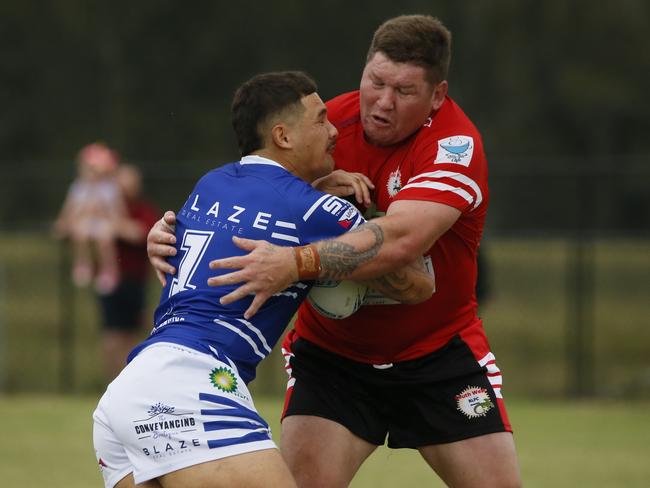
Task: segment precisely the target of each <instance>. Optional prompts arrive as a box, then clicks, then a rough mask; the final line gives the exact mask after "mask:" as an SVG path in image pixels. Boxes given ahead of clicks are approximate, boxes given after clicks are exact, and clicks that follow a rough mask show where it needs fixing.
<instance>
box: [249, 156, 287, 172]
mask: <svg viewBox="0 0 650 488" xmlns="http://www.w3.org/2000/svg"><path fill="white" fill-rule="evenodd" d="M239 164H267V165H269V166H279V167H280V168H282V169H284V166H282V165H281V164H280V163H276V162H275V161H273V160H272V159H268V158H263V157H262V156H257V155H254V154H250V155H248V156H244V157H243V158H241V161H239Z"/></svg>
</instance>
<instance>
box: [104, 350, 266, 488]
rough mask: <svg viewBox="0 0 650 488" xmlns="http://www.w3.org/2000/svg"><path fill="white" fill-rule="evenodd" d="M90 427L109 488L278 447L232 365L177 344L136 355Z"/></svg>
mask: <svg viewBox="0 0 650 488" xmlns="http://www.w3.org/2000/svg"><path fill="white" fill-rule="evenodd" d="M226 361H229V360H227V359H226ZM93 420H94V428H93V441H94V444H95V454H96V456H97V462H98V463H99V467H100V470H101V472H102V475H103V476H104V484H105V486H106V487H108V488H112V487H113V486H115V485H116V484H117V482H118V481H120V480H121V479H122V478H124V477H125V476H126V475H128V474H129V473H130V472H133V476H134V478H135V482H136V483H142V482H144V481H147V480H150V479H153V478H156V477H158V476H161V475H163V474H167V473H170V472H172V471H176V470H178V469H181V468H186V467H188V466H192V465H195V464H199V463H204V462H206V461H212V460H215V459H221V458H224V457H228V456H233V455H236V454H242V453H246V452H253V451H259V450H262V449H272V448H276V445H275V443H274V442H273V440H272V439H271V431H270V429H269V426H268V424H267V423H266V422H265V421H264V419H262V417H261V416H260V415H259V414H258V413H257V411H256V410H255V406H254V405H253V401H252V399H251V396H250V393H249V391H248V388H246V385H245V384H244V382H243V381H242V379H241V378H240V377H239V373H238V372H237V369H236V368H235V367H234V365H233V364H232V363H230V364H227V363H225V362H223V361H220V360H218V359H217V358H216V357H215V356H211V355H208V354H203V353H201V352H198V351H194V350H192V349H189V348H186V347H183V346H179V345H177V344H170V343H157V344H153V345H151V346H149V347H147V348H146V349H144V350H143V351H142V352H141V353H140V354H138V356H136V357H135V358H134V359H133V361H131V362H130V363H129V365H128V366H127V367H126V368H125V369H124V370H123V371H122V372H121V373H120V375H119V376H118V377H117V378H116V379H115V380H114V381H113V382H112V383H111V384H110V385H108V388H107V389H106V393H104V396H103V397H102V398H101V400H100V401H99V405H98V406H97V409H96V410H95V413H94V414H93Z"/></svg>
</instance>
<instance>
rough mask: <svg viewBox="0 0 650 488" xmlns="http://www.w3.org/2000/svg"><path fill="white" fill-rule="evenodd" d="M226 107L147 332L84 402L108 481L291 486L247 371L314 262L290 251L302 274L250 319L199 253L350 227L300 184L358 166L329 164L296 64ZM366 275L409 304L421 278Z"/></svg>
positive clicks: (298, 298) (247, 88)
mask: <svg viewBox="0 0 650 488" xmlns="http://www.w3.org/2000/svg"><path fill="white" fill-rule="evenodd" d="M232 120H233V127H234V130H235V133H236V136H237V140H238V143H239V147H240V150H241V153H242V159H241V160H240V161H238V162H234V163H231V164H227V165H225V166H222V167H220V168H218V169H215V170H213V171H210V172H209V173H208V174H206V175H205V176H203V177H202V178H201V179H200V180H199V182H198V183H197V184H196V186H195V188H194V189H193V190H192V192H191V194H190V195H189V197H188V199H187V201H186V202H185V204H184V205H183V206H182V208H181V209H180V210H179V212H178V214H177V215H178V218H177V223H176V251H177V252H176V256H175V257H173V258H171V259H170V263H171V264H172V265H173V266H174V267H175V268H176V269H177V273H176V274H175V275H174V276H167V277H166V280H165V281H166V284H165V287H164V289H163V292H162V295H161V299H160V304H159V306H158V308H157V309H156V312H155V316H154V328H153V331H152V333H151V335H150V336H149V338H147V339H146V340H145V341H144V342H142V343H141V344H140V345H139V346H137V347H136V348H135V349H134V350H133V351H132V352H131V354H130V355H129V362H128V365H127V366H126V368H125V369H124V370H123V371H122V373H121V374H120V375H119V376H118V377H117V378H116V380H115V381H113V382H112V383H111V384H110V385H109V386H108V388H107V390H106V393H105V394H104V396H103V397H102V399H101V400H100V402H99V405H98V407H97V409H96V411H95V413H94V415H93V418H94V433H93V437H94V445H95V450H96V455H97V461H98V463H99V465H100V468H101V471H102V474H103V476H104V483H105V485H106V486H107V487H109V488H112V487H118V488H125V487H132V486H134V485H135V484H138V486H146V487H160V486H163V487H181V486H182V487H202V488H206V487H208V488H209V487H226V486H247V487H263V486H264V487H269V486H272V487H284V486H289V487H291V486H295V482H294V480H293V478H292V475H291V473H290V472H289V469H288V468H287V466H286V464H285V463H284V461H283V460H282V457H281V456H280V454H279V451H278V450H277V448H276V446H275V444H274V443H273V441H272V439H271V433H270V430H269V427H268V424H267V423H266V422H265V421H264V419H262V417H261V416H260V415H259V414H258V413H257V411H256V409H255V406H254V404H253V401H252V399H251V395H250V393H249V391H248V388H247V384H248V383H249V382H250V381H251V380H252V379H253V378H254V377H255V368H256V366H257V364H258V363H259V362H260V361H261V360H262V359H264V358H265V357H266V356H267V355H268V354H269V353H270V352H271V349H272V348H273V346H274V345H275V343H276V342H277V341H278V339H279V338H280V336H281V335H282V333H283V331H284V328H285V326H286V324H287V323H288V322H289V320H290V319H291V317H292V316H293V315H294V313H295V312H296V310H297V308H298V306H299V304H300V303H301V302H302V301H303V299H304V298H305V297H306V295H307V293H308V291H309V289H310V286H311V284H312V281H310V277H311V278H312V279H313V278H314V277H316V276H317V275H318V271H319V266H318V263H317V262H314V261H310V257H311V255H310V254H309V253H306V254H305V255H304V256H297V260H298V263H299V267H300V269H301V272H302V273H301V276H302V277H303V279H302V280H301V281H299V282H296V283H293V284H292V285H291V286H290V287H289V288H287V289H285V290H283V291H282V292H280V293H277V294H276V295H275V296H273V297H272V298H271V299H269V300H268V301H267V302H266V303H265V305H264V306H263V307H262V308H261V310H260V311H259V312H258V313H257V314H256V315H255V317H254V318H251V319H250V320H248V319H246V318H245V317H244V312H245V311H246V310H247V309H248V308H249V306H250V305H251V302H252V298H251V297H249V298H247V299H244V300H241V301H237V302H234V303H232V304H228V305H222V304H221V303H220V300H219V299H220V298H221V297H223V296H224V295H227V294H228V293H231V292H232V291H233V290H235V289H236V285H229V286H224V287H210V286H208V284H207V280H208V277H209V276H212V275H214V272H213V271H211V270H210V269H209V267H208V263H209V262H210V261H212V260H214V259H218V258H223V257H226V256H231V255H235V254H240V255H241V254H243V253H244V251H242V250H240V249H239V248H237V247H236V246H235V245H234V244H233V242H232V237H233V236H239V237H245V238H248V239H264V240H266V241H269V242H272V243H274V244H276V245H280V246H295V245H302V246H305V245H307V246H308V245H309V244H310V243H311V242H314V241H318V240H321V239H324V238H327V237H335V236H338V235H340V234H342V233H344V232H346V231H353V232H354V229H356V228H357V227H358V226H360V225H361V224H363V223H364V219H363V217H361V215H360V214H359V213H358V211H357V209H356V208H355V207H354V206H353V205H351V204H350V203H348V202H347V201H345V200H343V199H341V198H338V197H336V196H332V195H329V194H326V193H323V192H321V191H318V190H315V189H314V188H313V187H312V186H311V185H310V183H312V182H314V181H315V180H317V179H321V178H327V179H329V180H325V183H324V187H335V186H337V185H339V184H341V183H343V185H351V186H354V184H353V183H351V182H352V181H354V180H355V178H358V177H357V176H354V175H349V174H344V173H341V172H338V173H336V174H332V175H330V173H331V171H332V169H333V160H332V156H331V153H332V151H333V149H334V145H335V142H336V137H337V130H336V129H335V128H334V126H333V125H332V124H331V123H330V122H329V120H328V119H327V109H326V107H325V105H324V103H323V102H322V100H321V99H320V97H319V96H318V94H317V93H316V85H315V83H314V82H313V80H311V79H310V78H309V77H308V76H306V75H305V74H304V73H300V72H282V73H267V74H263V75H258V76H255V77H253V78H252V79H251V80H249V81H248V82H246V83H244V84H243V85H242V86H241V87H240V88H239V89H238V90H237V92H236V93H235V97H234V100H233V105H232ZM321 181H322V180H321ZM328 181H329V183H328ZM357 188H358V187H357ZM370 225H372V224H370ZM307 249H308V248H307ZM369 283H370V284H371V286H372V287H373V288H375V289H378V290H379V291H381V292H383V293H384V294H385V295H387V296H390V297H391V298H394V299H398V300H401V301H404V302H408V303H415V302H419V301H423V300H426V299H427V298H428V297H430V296H431V293H432V291H433V280H432V279H431V277H430V275H429V274H428V273H427V272H426V269H425V268H424V266H423V265H421V263H413V265H412V266H411V267H409V268H407V269H406V270H404V271H401V272H399V273H393V274H390V275H385V276H384V277H382V278H381V279H378V280H376V281H372V282H369Z"/></svg>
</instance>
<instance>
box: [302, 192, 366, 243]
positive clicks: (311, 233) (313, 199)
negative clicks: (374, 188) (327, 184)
mask: <svg viewBox="0 0 650 488" xmlns="http://www.w3.org/2000/svg"><path fill="white" fill-rule="evenodd" d="M296 219H297V221H298V222H299V223H300V230H299V232H300V241H301V243H302V244H308V243H311V242H316V241H320V240H323V239H331V238H334V237H337V236H339V235H341V234H343V233H345V232H347V231H349V230H352V229H356V228H357V227H359V226H360V225H361V224H363V223H364V222H365V219H364V218H363V216H362V215H361V214H360V213H359V211H358V210H357V208H356V207H355V206H354V205H352V204H351V203H350V202H348V201H346V200H344V199H342V198H339V197H335V196H333V195H329V194H327V193H323V192H320V191H317V190H312V191H309V192H307V194H306V195H305V197H304V199H303V200H302V206H301V207H300V213H299V215H297V216H296Z"/></svg>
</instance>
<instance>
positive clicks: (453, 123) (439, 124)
mask: <svg viewBox="0 0 650 488" xmlns="http://www.w3.org/2000/svg"><path fill="white" fill-rule="evenodd" d="M327 107H328V117H329V119H330V121H331V122H332V123H333V124H334V125H335V126H336V128H337V129H338V131H339V138H338V141H337V145H336V151H335V153H334V159H335V161H336V167H337V168H340V169H344V170H346V171H352V172H360V173H364V174H366V175H368V176H369V177H370V179H371V180H372V181H373V183H374V184H375V190H374V195H373V201H374V202H375V203H376V206H377V211H378V212H386V210H387V209H388V207H389V205H390V204H391V203H392V202H393V201H396V200H426V201H431V202H437V203H442V204H445V205H449V206H451V207H454V208H456V209H458V210H460V211H461V212H462V213H461V216H460V217H459V219H458V220H457V221H456V223H455V224H454V225H453V226H452V228H451V229H449V230H448V231H447V232H446V233H445V234H444V235H443V236H441V237H440V238H439V239H438V240H437V242H436V243H435V244H434V245H433V247H432V248H431V249H429V250H428V251H427V253H426V255H425V256H428V257H430V259H431V265H432V268H433V273H434V275H435V282H436V289H435V292H434V294H433V296H432V297H431V298H430V299H429V300H427V301H426V302H424V303H421V304H418V305H401V304H397V305H366V306H363V307H362V308H361V309H360V310H359V311H358V312H356V313H355V314H353V315H352V316H350V317H349V318H347V319H343V320H332V319H327V318H325V317H323V316H322V315H320V314H318V312H316V311H315V310H314V309H313V308H312V307H311V306H310V305H309V304H308V303H307V302H305V303H304V304H303V305H302V306H301V307H300V310H299V313H298V318H297V320H296V324H295V328H296V331H297V333H298V334H299V335H300V336H301V337H303V338H305V339H307V340H309V341H311V342H313V343H315V344H317V345H319V346H320V347H322V348H324V349H327V350H330V351H332V352H335V353H337V354H339V355H342V356H344V357H347V358H350V359H354V360H356V361H361V362H366V363H373V364H385V363H392V362H397V361H404V360H407V359H413V358H416V357H419V356H423V355H425V354H428V353H430V352H431V351H434V350H436V349H438V348H439V347H441V346H443V345H444V344H445V343H446V342H447V341H448V340H449V339H450V338H451V337H453V336H454V335H455V334H457V333H459V332H460V331H464V330H466V329H468V328H479V329H481V330H480V333H481V334H482V333H483V331H482V324H481V320H480V319H479V318H478V316H477V303H476V295H475V285H476V257H477V250H478V246H479V242H480V240H481V234H482V232H483V224H484V221H485V215H486V210H487V204H488V186H487V162H486V158H485V154H484V152H483V143H482V140H481V136H480V134H479V132H478V130H477V129H476V127H474V125H473V124H472V122H471V121H470V120H469V119H468V118H467V116H466V115H465V114H464V113H463V111H462V110H461V109H460V108H459V107H458V105H456V103H455V102H454V101H453V100H452V99H451V98H449V97H447V98H446V99H445V101H444V103H443V105H442V107H441V108H440V109H439V110H438V111H437V112H436V113H432V115H431V117H430V118H429V120H427V122H426V123H425V125H424V126H423V127H422V128H420V129H419V130H418V131H417V132H416V133H415V134H413V135H412V136H410V137H409V138H408V139H406V140H405V141H403V142H401V143H400V144H397V145H394V146H388V147H377V146H373V145H370V144H369V143H368V142H366V140H365V138H364V134H363V127H362V125H361V120H360V113H359V92H358V91H356V92H351V93H347V94H344V95H341V96H339V97H336V98H334V99H333V100H330V101H329V102H328V103H327Z"/></svg>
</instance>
